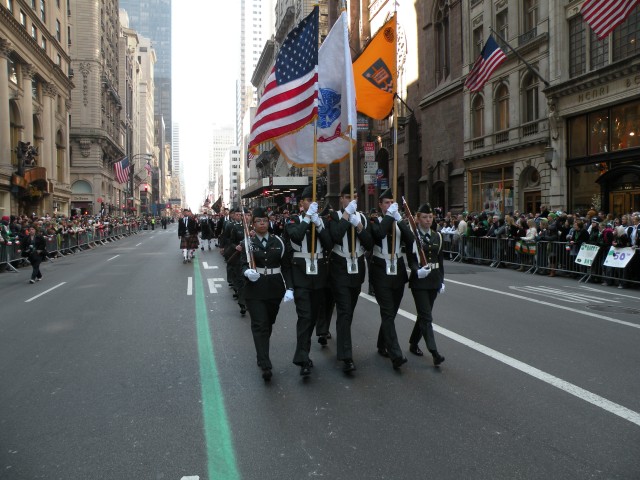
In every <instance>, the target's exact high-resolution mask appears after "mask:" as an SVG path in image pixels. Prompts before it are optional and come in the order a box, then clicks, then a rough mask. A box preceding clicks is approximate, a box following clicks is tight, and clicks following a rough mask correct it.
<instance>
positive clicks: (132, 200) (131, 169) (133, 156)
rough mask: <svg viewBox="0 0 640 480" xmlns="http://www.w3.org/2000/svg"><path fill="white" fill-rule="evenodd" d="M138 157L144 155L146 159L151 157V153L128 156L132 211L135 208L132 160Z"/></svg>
mask: <svg viewBox="0 0 640 480" xmlns="http://www.w3.org/2000/svg"><path fill="white" fill-rule="evenodd" d="M139 157H144V158H146V159H147V160H149V159H151V158H153V153H136V154H134V155H131V158H129V189H130V191H131V211H132V212H133V210H134V209H135V199H136V194H135V190H134V188H135V186H134V182H133V179H134V176H135V171H134V165H135V163H134V160H135V159H136V158H139Z"/></svg>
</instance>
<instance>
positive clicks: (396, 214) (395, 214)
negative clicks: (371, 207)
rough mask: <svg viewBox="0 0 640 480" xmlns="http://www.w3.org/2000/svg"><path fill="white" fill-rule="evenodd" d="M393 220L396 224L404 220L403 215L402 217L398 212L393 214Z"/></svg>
mask: <svg viewBox="0 0 640 480" xmlns="http://www.w3.org/2000/svg"><path fill="white" fill-rule="evenodd" d="M393 218H394V219H395V221H396V222H399V221H401V220H402V215H400V212H396V213H394V214H393Z"/></svg>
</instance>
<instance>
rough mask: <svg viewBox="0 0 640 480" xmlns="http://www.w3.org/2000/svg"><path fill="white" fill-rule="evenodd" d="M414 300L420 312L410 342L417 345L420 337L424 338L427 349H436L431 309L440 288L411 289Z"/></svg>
mask: <svg viewBox="0 0 640 480" xmlns="http://www.w3.org/2000/svg"><path fill="white" fill-rule="evenodd" d="M411 293H412V294H413V300H414V301H415V302H416V311H417V313H418V315H417V317H418V318H417V319H416V324H415V325H414V326H413V331H412V332H411V336H410V337H409V343H410V344H412V345H417V344H418V343H419V342H420V338H424V341H425V342H426V343H427V350H429V351H436V350H438V348H437V347H436V339H435V337H434V336H433V315H432V313H431V310H432V309H433V304H434V303H435V301H436V297H437V296H438V290H433V289H430V290H414V289H411Z"/></svg>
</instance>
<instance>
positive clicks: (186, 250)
mask: <svg viewBox="0 0 640 480" xmlns="http://www.w3.org/2000/svg"><path fill="white" fill-rule="evenodd" d="M182 214H183V217H182V218H181V219H180V223H179V224H178V237H180V249H181V250H182V256H183V260H182V263H187V262H189V263H191V259H192V258H193V257H194V256H195V251H196V250H197V249H198V244H199V241H198V230H199V228H200V227H199V225H198V221H197V220H196V217H195V216H194V215H193V213H191V211H190V210H189V209H187V208H185V209H184V210H183V211H182Z"/></svg>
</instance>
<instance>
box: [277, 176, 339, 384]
mask: <svg viewBox="0 0 640 480" xmlns="http://www.w3.org/2000/svg"><path fill="white" fill-rule="evenodd" d="M311 188H312V187H311V186H308V187H306V188H305V189H304V191H303V192H302V195H301V199H300V208H301V210H302V213H301V214H300V215H292V216H291V218H290V219H289V222H288V223H287V225H286V226H285V235H284V236H285V243H286V244H287V248H290V249H291V250H292V255H293V258H292V259H291V273H292V278H293V292H294V299H295V302H296V313H297V314H298V322H297V324H296V336H297V341H296V351H295V354H294V356H293V363H294V364H295V365H298V366H299V367H300V375H302V376H304V377H308V376H309V375H310V374H311V368H312V367H313V362H312V361H311V360H310V359H309V350H310V349H311V336H312V335H313V329H314V328H315V326H316V319H317V315H318V310H319V307H318V305H319V302H320V301H321V299H322V295H321V293H322V292H321V291H322V289H323V288H325V287H326V285H327V279H328V267H327V262H326V259H325V252H327V253H328V252H329V251H330V250H331V247H332V246H333V243H332V242H331V235H330V234H329V230H328V229H327V228H326V226H325V223H324V221H323V220H322V218H320V217H319V216H318V204H317V203H316V202H311V198H312V190H311ZM312 225H315V227H316V233H315V237H316V238H315V242H316V244H315V251H314V255H313V258H312V255H311V250H312V248H311V245H312V242H311V237H312V233H311V230H312V227H311V226H312Z"/></svg>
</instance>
